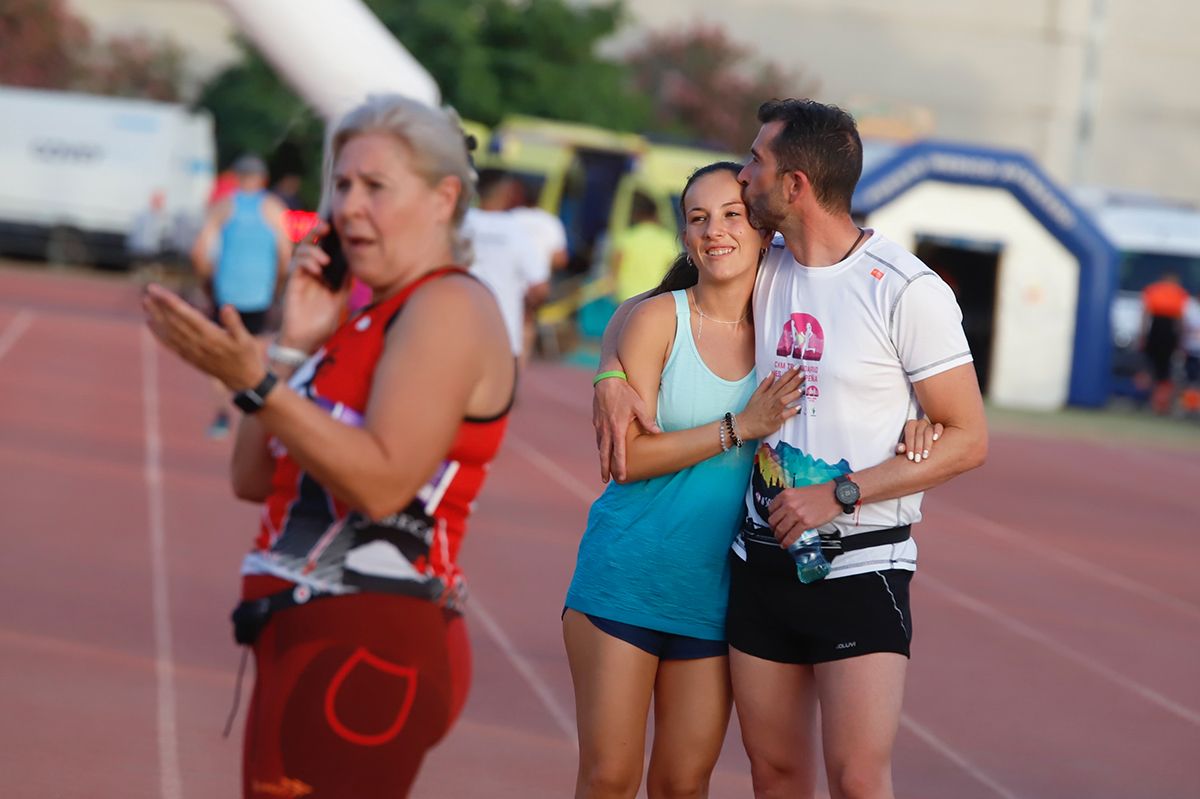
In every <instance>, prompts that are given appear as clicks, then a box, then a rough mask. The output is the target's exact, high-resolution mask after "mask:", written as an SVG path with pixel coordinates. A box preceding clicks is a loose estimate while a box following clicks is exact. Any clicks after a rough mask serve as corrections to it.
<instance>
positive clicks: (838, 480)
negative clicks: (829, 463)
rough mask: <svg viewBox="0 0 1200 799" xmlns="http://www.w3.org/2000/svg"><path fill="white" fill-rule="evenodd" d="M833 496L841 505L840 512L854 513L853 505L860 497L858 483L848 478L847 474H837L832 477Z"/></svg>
mask: <svg viewBox="0 0 1200 799" xmlns="http://www.w3.org/2000/svg"><path fill="white" fill-rule="evenodd" d="M833 498H834V499H836V500H837V501H838V502H839V503H841V506H842V513H854V508H855V506H857V505H858V501H859V500H860V499H861V498H862V492H861V491H859V490H858V483H856V482H854V481H853V480H851V479H850V475H848V474H839V475H838V476H837V477H835V478H833Z"/></svg>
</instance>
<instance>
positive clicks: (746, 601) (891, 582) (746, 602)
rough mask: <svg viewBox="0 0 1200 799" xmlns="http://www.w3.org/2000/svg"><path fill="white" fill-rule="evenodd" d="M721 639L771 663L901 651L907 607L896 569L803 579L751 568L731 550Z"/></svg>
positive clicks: (902, 576) (905, 646) (907, 640)
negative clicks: (804, 580) (727, 611)
mask: <svg viewBox="0 0 1200 799" xmlns="http://www.w3.org/2000/svg"><path fill="white" fill-rule="evenodd" d="M729 557H730V561H731V564H732V567H731V568H732V573H731V580H730V590H729V614H728V617H727V619H726V626H725V633H726V636H727V637H728V639H729V645H730V646H731V647H733V648H734V649H737V650H739V651H741V652H745V653H746V654H748V655H753V656H754V657H758V658H762V659H764V660H773V661H775V662H777V663H806V664H811V663H826V662H829V661H832V660H842V659H844V658H850V657H855V656H857V655H867V654H871V653H873V652H896V653H898V654H901V655H904V656H905V657H909V645H910V644H911V643H912V629H913V628H912V613H911V612H910V610H909V604H908V584H909V582H910V581H911V580H912V575H913V573H912V572H910V571H906V570H903V569H888V570H886V571H875V572H866V573H865V574H853V575H850V576H848V577H836V578H832V579H831V578H828V577H827V578H825V579H824V580H820V581H818V582H815V583H810V584H808V585H805V584H804V583H802V582H800V581H799V580H798V579H796V577H795V576H791V575H787V576H784V575H775V574H770V573H764V572H762V571H761V570H755V569H753V568H751V567H750V566H747V565H746V562H745V561H744V560H742V559H741V558H739V557H738V556H737V555H735V554H733V553H732V552H731V553H730V555H729Z"/></svg>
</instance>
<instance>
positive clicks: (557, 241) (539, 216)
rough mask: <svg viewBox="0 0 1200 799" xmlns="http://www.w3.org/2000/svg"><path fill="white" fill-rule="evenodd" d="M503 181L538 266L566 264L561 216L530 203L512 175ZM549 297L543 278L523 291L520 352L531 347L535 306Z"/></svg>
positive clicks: (545, 268) (555, 267)
mask: <svg viewBox="0 0 1200 799" xmlns="http://www.w3.org/2000/svg"><path fill="white" fill-rule="evenodd" d="M507 182H508V183H509V184H510V186H511V187H512V191H511V197H510V200H509V209H510V210H509V213H510V214H512V216H513V218H514V219H516V220H517V222H519V223H520V224H521V226H522V227H523V228H524V230H525V235H526V236H527V237H528V240H529V244H530V246H531V247H533V248H534V249H535V250H537V252H538V253H539V255H541V257H542V260H543V265H542V269H541V270H540V271H543V272H544V273H545V274H546V275H550V274H552V273H553V272H554V271H556V270H559V269H563V268H565V267H566V265H567V260H568V258H569V253H568V251H567V229H566V227H564V226H563V223H562V220H561V219H559V218H558V217H557V216H555V215H554V214H552V213H550V212H549V211H547V210H546V209H544V208H539V207H537V206H536V205H534V204H533V198H532V197H531V196H530V195H529V192H528V189H527V188H526V187H525V185H524V184H523V183H522V182H521V181H520V180H519V179H517V178H516V177H514V176H512V175H509V176H508V178H507ZM549 298H550V281H549V280H546V281H543V282H541V283H538V284H536V285H534V286H533V287H531V288H530V289H529V290H528V291H527V292H525V329H524V331H523V336H524V352H525V353H526V355H528V353H529V352H530V350H531V349H532V348H533V343H534V339H535V337H536V335H537V329H536V328H537V325H536V320H535V317H536V314H537V309H538V308H540V307H541V306H542V305H543V304H545V302H546V300H548V299H549Z"/></svg>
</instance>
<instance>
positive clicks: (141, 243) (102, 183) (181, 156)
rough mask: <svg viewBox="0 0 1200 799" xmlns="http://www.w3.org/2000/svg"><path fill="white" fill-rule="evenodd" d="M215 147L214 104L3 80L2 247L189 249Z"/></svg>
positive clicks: (121, 260) (102, 254)
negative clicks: (197, 106) (195, 106)
mask: <svg viewBox="0 0 1200 799" xmlns="http://www.w3.org/2000/svg"><path fill="white" fill-rule="evenodd" d="M215 157H216V152H215V144H214V140H213V123H212V118H211V117H210V116H209V115H208V114H207V113H206V112H195V111H192V110H189V109H188V108H187V107H185V106H182V105H175V104H170V103H157V102H149V101H145V100H129V99H124V98H116V97H99V96H94V95H88V94H77V93H72V92H60V91H42V90H31V89H18V88H11V87H0V252H3V253H7V254H16V255H25V256H33V257H44V258H46V260H48V261H51V262H60V263H92V264H99V265H104V266H122V265H125V264H127V263H129V261H130V259H131V255H133V254H138V255H142V256H146V257H163V256H170V255H172V254H177V253H179V252H186V250H187V246H188V245H189V244H190V239H191V236H192V235H193V234H194V231H195V230H196V229H197V228H198V225H199V223H200V220H201V219H202V217H203V213H204V207H205V203H206V201H207V199H208V195H209V192H210V191H211V189H212V183H213V179H214V175H215V168H214V167H215V165H214V161H215ZM131 243H132V244H133V245H134V248H135V250H136V253H131V252H130V249H129V247H130V244H131Z"/></svg>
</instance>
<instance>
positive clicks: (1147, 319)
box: [1142, 272, 1188, 414]
mask: <svg viewBox="0 0 1200 799" xmlns="http://www.w3.org/2000/svg"><path fill="white" fill-rule="evenodd" d="M1187 302H1188V293H1187V290H1186V289H1184V287H1183V286H1181V285H1180V284H1179V275H1176V274H1174V273H1172V272H1168V273H1166V274H1164V275H1163V276H1162V277H1161V278H1159V279H1158V280H1157V281H1155V282H1154V283H1151V284H1150V285H1149V286H1146V288H1145V289H1143V290H1142V309H1143V311H1144V316H1143V319H1144V323H1143V337H1142V351H1143V352H1145V354H1146V359H1147V360H1148V361H1149V362H1150V375H1151V377H1152V379H1153V381H1154V387H1153V389H1152V390H1151V393H1150V407H1151V408H1153V410H1154V412H1155V413H1158V414H1165V413H1167V412H1168V411H1170V410H1171V399H1172V398H1173V396H1174V394H1175V382H1174V380H1173V379H1172V375H1171V364H1172V361H1173V360H1174V358H1175V353H1176V352H1177V351H1178V350H1179V342H1180V335H1181V333H1182V330H1181V328H1182V324H1183V310H1184V308H1185V307H1186V306H1187Z"/></svg>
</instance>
